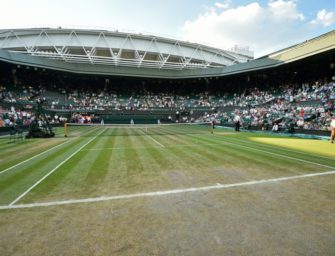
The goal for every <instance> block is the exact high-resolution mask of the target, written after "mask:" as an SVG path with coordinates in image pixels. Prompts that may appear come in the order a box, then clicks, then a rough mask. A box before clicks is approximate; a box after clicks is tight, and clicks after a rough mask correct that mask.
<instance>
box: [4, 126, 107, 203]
mask: <svg viewBox="0 0 335 256" xmlns="http://www.w3.org/2000/svg"><path fill="white" fill-rule="evenodd" d="M105 130H106V128H105V129H104V130H102V131H101V132H100V133H98V134H97V135H95V136H94V137H93V138H91V139H90V140H89V141H88V142H86V143H85V144H84V145H83V146H81V147H80V148H79V149H77V150H76V151H75V152H74V153H72V154H71V155H70V156H69V157H67V158H66V159H65V160H64V161H62V162H61V163H60V164H58V165H57V166H56V167H55V168H53V169H52V170H51V171H50V172H48V173H47V174H46V175H44V176H43V177H42V178H41V179H40V180H38V181H37V182H36V183H35V184H34V185H32V186H31V187H30V188H28V189H27V190H26V191H25V192H23V193H22V194H21V195H20V196H18V197H17V198H16V199H15V200H14V201H13V202H11V203H10V204H9V206H12V205H13V204H15V203H16V202H18V201H19V200H20V199H22V198H23V197H24V196H25V195H26V194H28V193H29V192H30V191H31V190H33V189H34V188H35V187H36V186H37V185H38V184H40V183H41V182H42V181H43V180H45V179H46V178H47V177H48V176H50V175H51V174H52V173H53V172H54V171H56V170H57V169H58V168H59V167H61V166H62V165H63V164H64V163H65V162H67V161H68V160H69V159H71V158H72V157H73V156H74V155H75V154H77V153H78V152H79V151H80V150H81V149H82V148H84V147H86V146H87V145H88V144H89V143H90V142H92V141H93V140H94V139H95V138H97V137H98V136H99V135H100V134H102V133H103V132H104V131H105Z"/></svg>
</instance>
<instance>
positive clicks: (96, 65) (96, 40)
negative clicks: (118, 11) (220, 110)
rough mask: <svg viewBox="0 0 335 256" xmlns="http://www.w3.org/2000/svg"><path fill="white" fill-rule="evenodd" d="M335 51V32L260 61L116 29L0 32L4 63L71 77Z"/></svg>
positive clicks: (238, 69)
mask: <svg viewBox="0 0 335 256" xmlns="http://www.w3.org/2000/svg"><path fill="white" fill-rule="evenodd" d="M112 43H113V44H112ZM334 49H335V30H333V31H331V32H329V33H326V34H323V35H321V36H319V37H316V38H313V39H310V40H307V41H305V42H302V43H300V44H297V45H294V46H291V47H289V48H285V49H283V50H280V51H277V52H274V53H272V54H269V55H267V56H264V57H261V58H259V59H256V60H251V58H250V56H247V55H245V54H238V53H233V52H228V51H223V50H220V49H216V48H212V47H209V46H205V45H199V44H193V43H189V42H182V41H176V40H173V39H167V38H162V37H154V36H148V35H136V34H128V33H121V32H117V31H114V32H113V31H104V30H71V29H45V28H43V29H18V30H0V60H3V61H6V62H10V63H14V64H19V65H27V66H34V67H37V68H49V69H54V70H60V71H67V72H73V73H85V74H101V75H120V76H137V77H153V78H154V77H156V78H170V79H178V78H192V77H211V76H227V75H232V74H238V73H244V72H250V71H256V70H261V69H267V68H273V67H277V66H280V65H284V64H286V63H290V62H294V61H297V60H300V59H304V58H306V57H309V56H313V55H317V54H320V53H324V52H327V51H330V50H334ZM243 62H244V63H243ZM236 63H237V64H236Z"/></svg>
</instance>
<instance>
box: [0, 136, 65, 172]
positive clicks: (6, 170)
mask: <svg viewBox="0 0 335 256" xmlns="http://www.w3.org/2000/svg"><path fill="white" fill-rule="evenodd" d="M67 142H69V140H67V141H64V142H63V143H61V144H58V145H56V146H54V147H52V148H49V149H48V150H46V151H43V152H41V153H39V154H37V155H35V156H33V157H31V158H28V159H26V160H24V161H22V162H20V163H18V164H16V165H13V166H11V167H9V168H7V169H5V170H2V171H0V174H3V173H5V172H8V171H9V170H11V169H13V168H15V167H17V166H19V165H21V164H24V163H26V162H28V161H30V160H32V159H34V158H36V157H39V156H41V155H43V154H45V153H47V152H49V151H51V150H53V149H55V148H58V147H60V146H62V145H63V144H65V143H67Z"/></svg>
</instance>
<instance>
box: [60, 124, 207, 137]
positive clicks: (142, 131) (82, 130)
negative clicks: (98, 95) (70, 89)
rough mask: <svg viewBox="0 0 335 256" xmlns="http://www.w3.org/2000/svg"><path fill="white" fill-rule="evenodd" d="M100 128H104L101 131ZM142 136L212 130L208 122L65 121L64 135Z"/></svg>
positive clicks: (196, 132)
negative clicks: (126, 122)
mask: <svg viewBox="0 0 335 256" xmlns="http://www.w3.org/2000/svg"><path fill="white" fill-rule="evenodd" d="M102 130H105V131H103V132H102ZM100 132H102V133H101V135H99V136H143V135H173V134H208V133H211V132H212V127H211V125H210V123H173V124H133V125H131V124H129V125H124V124H77V123H66V124H65V126H64V135H65V136H66V137H69V136H70V137H73V136H95V135H96V134H98V133H100Z"/></svg>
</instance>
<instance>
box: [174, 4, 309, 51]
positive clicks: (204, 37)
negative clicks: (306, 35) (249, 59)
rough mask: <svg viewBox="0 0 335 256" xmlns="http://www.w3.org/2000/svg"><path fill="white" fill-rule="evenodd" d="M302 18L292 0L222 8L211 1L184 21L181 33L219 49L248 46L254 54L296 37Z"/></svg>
mask: <svg viewBox="0 0 335 256" xmlns="http://www.w3.org/2000/svg"><path fill="white" fill-rule="evenodd" d="M304 20H305V16H304V15H303V13H301V12H299V11H298V8H297V4H296V2H295V1H294V0H287V1H284V0H270V1H269V2H268V3H267V4H266V5H264V6H262V5H261V4H260V3H259V2H256V1H255V2H253V3H249V4H247V5H241V6H236V7H230V8H226V9H222V8H220V7H219V6H218V5H217V4H215V6H214V7H212V8H211V9H207V10H206V11H204V12H203V13H202V14H200V15H199V16H198V17H197V18H196V19H194V20H188V21H186V22H185V23H184V25H183V26H182V28H181V34H182V35H183V36H184V39H185V40H188V41H193V42H200V43H201V42H202V43H206V44H210V45H213V46H216V47H219V48H223V49H230V48H232V47H233V46H235V45H240V46H250V47H251V49H252V50H254V51H255V55H256V56H257V57H258V56H261V55H264V54H267V53H270V52H273V51H274V50H278V49H280V48H278V47H285V46H287V42H288V41H290V40H291V41H294V40H298V39H299V38H300V36H301V33H302V29H301V27H302V26H303V25H304V24H305V23H304Z"/></svg>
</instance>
